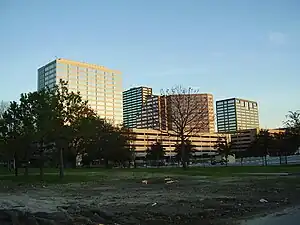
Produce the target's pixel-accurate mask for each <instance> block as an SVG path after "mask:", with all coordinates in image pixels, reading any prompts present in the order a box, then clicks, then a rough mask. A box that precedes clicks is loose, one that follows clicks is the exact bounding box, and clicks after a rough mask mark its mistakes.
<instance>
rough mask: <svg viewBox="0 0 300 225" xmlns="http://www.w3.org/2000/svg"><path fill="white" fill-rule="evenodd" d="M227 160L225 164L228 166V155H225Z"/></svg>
mask: <svg viewBox="0 0 300 225" xmlns="http://www.w3.org/2000/svg"><path fill="white" fill-rule="evenodd" d="M225 160H226V161H225V165H226V167H227V166H228V155H226V156H225Z"/></svg>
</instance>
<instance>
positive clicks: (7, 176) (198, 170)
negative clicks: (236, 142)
mask: <svg viewBox="0 0 300 225" xmlns="http://www.w3.org/2000/svg"><path fill="white" fill-rule="evenodd" d="M44 171H45V176H44V182H46V183H77V182H78V183H79V182H88V181H103V180H113V179H116V180H118V179H133V180H136V179H146V178H151V177H152V178H154V177H165V176H208V177H231V176H249V175H246V174H243V173H283V172H289V173H294V172H300V165H281V166H235V167H225V166H224V167H206V168H204V167H191V168H188V169H186V170H183V169H182V168H137V169H103V168H77V169H66V170H65V177H64V178H63V180H61V179H60V178H59V176H58V174H59V171H58V169H54V168H47V169H45V170H44ZM0 180H2V181H7V182H9V181H11V182H14V183H15V182H17V183H35V182H40V176H39V169H36V168H31V169H30V170H29V176H28V177H25V176H23V171H22V170H20V171H19V176H18V177H15V176H14V173H13V172H8V171H7V170H5V169H1V170H0Z"/></svg>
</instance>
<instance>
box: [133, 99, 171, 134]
mask: <svg viewBox="0 0 300 225" xmlns="http://www.w3.org/2000/svg"><path fill="white" fill-rule="evenodd" d="M167 115H168V114H167V98H166V97H165V96H159V95H152V96H148V98H147V101H146V103H145V105H144V106H143V107H142V111H141V113H140V114H138V115H137V118H136V120H137V126H136V127H137V128H141V129H143V128H144V129H156V130H167V129H168V116H167Z"/></svg>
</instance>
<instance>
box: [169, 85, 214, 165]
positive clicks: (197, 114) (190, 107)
mask: <svg viewBox="0 0 300 225" xmlns="http://www.w3.org/2000/svg"><path fill="white" fill-rule="evenodd" d="M164 96H165V97H166V98H167V105H168V106H167V108H168V109H167V110H168V117H169V118H168V120H169V129H170V130H172V131H174V132H175V134H176V135H177V137H178V138H179V140H180V143H181V156H182V159H187V158H188V157H186V156H185V154H186V150H185V144H184V143H185V142H186V140H188V139H189V137H190V136H191V135H193V134H196V133H199V132H203V131H205V130H207V129H208V128H209V109H208V106H207V99H205V98H206V97H203V96H201V95H200V94H198V90H194V89H192V88H183V87H181V86H176V87H173V88H171V89H167V90H166V91H165V93H164ZM182 167H183V168H186V167H187V162H186V161H185V160H183V161H182Z"/></svg>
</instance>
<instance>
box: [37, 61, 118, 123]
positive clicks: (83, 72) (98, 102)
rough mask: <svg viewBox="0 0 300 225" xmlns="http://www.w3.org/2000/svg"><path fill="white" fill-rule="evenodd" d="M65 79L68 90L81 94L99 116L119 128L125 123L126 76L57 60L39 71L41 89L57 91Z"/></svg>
mask: <svg viewBox="0 0 300 225" xmlns="http://www.w3.org/2000/svg"><path fill="white" fill-rule="evenodd" d="M60 79H62V80H64V81H67V82H68V89H69V90H70V91H73V92H76V93H77V92H79V93H80V95H81V96H82V98H83V99H84V100H88V104H89V105H90V106H91V108H92V109H94V110H95V112H97V114H98V115H99V116H100V117H102V118H105V119H107V120H108V121H110V122H111V123H113V124H115V125H118V124H121V123H122V122H123V111H122V76H121V73H120V72H119V71H116V70H111V69H108V68H106V67H104V66H99V65H94V64H88V63H82V62H76V61H71V60H67V59H61V58H59V59H56V60H54V61H52V62H50V63H48V64H47V65H45V66H42V67H41V68H39V69H38V83H37V86H38V90H41V89H43V88H44V87H46V86H48V87H49V88H53V87H54V85H56V84H58V83H59V80H60Z"/></svg>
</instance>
